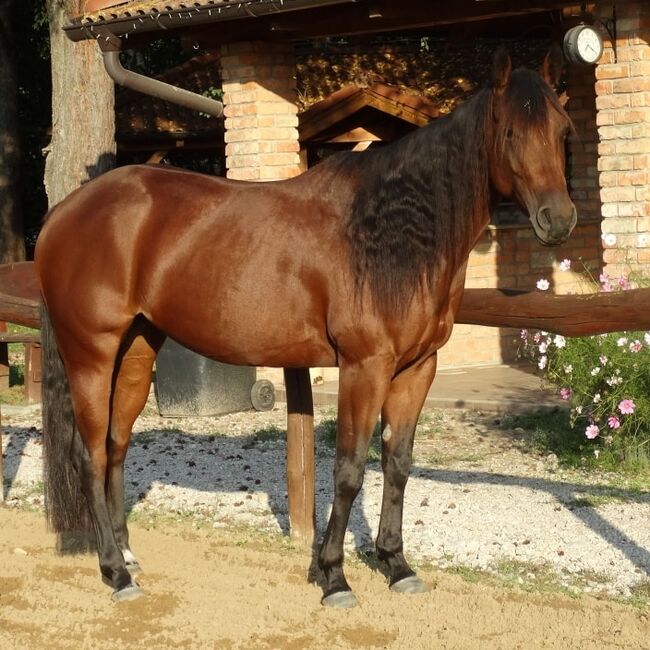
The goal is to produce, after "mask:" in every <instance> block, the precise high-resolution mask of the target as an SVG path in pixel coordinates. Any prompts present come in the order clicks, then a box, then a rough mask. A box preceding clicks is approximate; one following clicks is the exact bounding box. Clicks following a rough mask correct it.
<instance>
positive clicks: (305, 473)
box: [284, 368, 316, 544]
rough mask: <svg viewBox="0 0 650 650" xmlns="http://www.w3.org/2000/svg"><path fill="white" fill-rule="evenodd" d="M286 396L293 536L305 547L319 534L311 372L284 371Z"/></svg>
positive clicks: (289, 369) (290, 509) (289, 491)
mask: <svg viewBox="0 0 650 650" xmlns="http://www.w3.org/2000/svg"><path fill="white" fill-rule="evenodd" d="M284 384H285V389H286V392H287V494H288V497H289V521H290V524H291V536H292V537H294V538H295V539H296V540H299V541H300V542H303V543H305V544H310V543H311V542H312V540H313V539H314V533H315V530H316V508H315V504H316V494H315V487H314V404H313V400H312V393H311V380H310V377H309V369H308V368H285V369H284Z"/></svg>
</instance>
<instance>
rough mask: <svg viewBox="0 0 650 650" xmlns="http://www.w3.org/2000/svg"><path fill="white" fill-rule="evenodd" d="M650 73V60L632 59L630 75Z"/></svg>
mask: <svg viewBox="0 0 650 650" xmlns="http://www.w3.org/2000/svg"><path fill="white" fill-rule="evenodd" d="M639 75H645V76H647V75H650V61H632V63H630V76H631V77H636V76H639Z"/></svg>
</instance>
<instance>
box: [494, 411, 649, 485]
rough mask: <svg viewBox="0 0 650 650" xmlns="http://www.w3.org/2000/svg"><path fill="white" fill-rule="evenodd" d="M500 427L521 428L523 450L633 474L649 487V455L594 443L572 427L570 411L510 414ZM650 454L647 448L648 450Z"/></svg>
mask: <svg viewBox="0 0 650 650" xmlns="http://www.w3.org/2000/svg"><path fill="white" fill-rule="evenodd" d="M500 426H501V428H502V429H509V430H513V429H518V428H521V429H523V430H524V436H523V437H522V444H523V447H524V450H525V451H530V452H533V453H537V454H543V455H545V454H549V453H551V452H552V453H554V454H555V455H556V456H557V458H558V460H559V462H560V465H562V466H564V467H573V468H582V469H584V468H587V469H597V470H601V471H605V472H622V473H624V474H629V475H632V476H635V477H636V478H637V479H639V480H640V482H641V484H643V485H645V486H650V455H646V453H645V451H644V450H643V449H641V450H638V453H637V454H632V453H631V452H630V450H628V451H627V452H623V451H621V449H613V448H610V447H607V446H606V445H599V446H595V445H594V444H593V442H592V441H590V440H587V438H585V435H584V427H583V426H578V427H572V426H571V423H570V420H569V412H568V411H565V410H564V409H555V410H550V411H549V410H548V409H546V410H540V411H532V412H530V413H522V414H521V415H513V416H508V417H506V418H504V419H503V420H502V421H501V425H500ZM648 454H650V450H648Z"/></svg>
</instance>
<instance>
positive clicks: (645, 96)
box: [630, 48, 650, 107]
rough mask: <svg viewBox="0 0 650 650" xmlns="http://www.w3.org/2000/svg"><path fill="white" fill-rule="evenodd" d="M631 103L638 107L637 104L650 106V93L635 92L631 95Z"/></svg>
mask: <svg viewBox="0 0 650 650" xmlns="http://www.w3.org/2000/svg"><path fill="white" fill-rule="evenodd" d="M649 49H650V48H649ZM630 103H631V105H632V106H634V107H637V106H650V93H634V94H633V95H632V96H631V102H630Z"/></svg>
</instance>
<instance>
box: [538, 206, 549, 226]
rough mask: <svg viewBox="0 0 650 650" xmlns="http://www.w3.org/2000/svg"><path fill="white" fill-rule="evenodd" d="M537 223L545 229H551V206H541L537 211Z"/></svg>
mask: <svg viewBox="0 0 650 650" xmlns="http://www.w3.org/2000/svg"><path fill="white" fill-rule="evenodd" d="M537 223H538V224H539V226H540V228H543V229H544V230H550V229H551V210H550V209H549V208H540V210H539V212H538V213H537Z"/></svg>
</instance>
